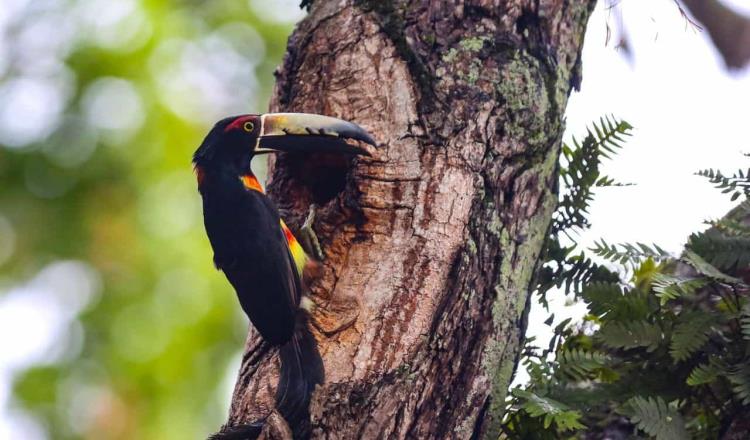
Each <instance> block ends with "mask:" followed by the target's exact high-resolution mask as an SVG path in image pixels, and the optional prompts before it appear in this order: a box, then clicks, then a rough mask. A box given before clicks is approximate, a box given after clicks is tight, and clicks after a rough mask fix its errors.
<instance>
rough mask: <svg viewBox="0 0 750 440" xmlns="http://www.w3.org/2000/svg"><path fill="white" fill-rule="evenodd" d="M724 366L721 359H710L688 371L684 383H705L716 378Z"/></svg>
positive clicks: (721, 372) (697, 384)
mask: <svg viewBox="0 0 750 440" xmlns="http://www.w3.org/2000/svg"><path fill="white" fill-rule="evenodd" d="M724 369H725V367H724V366H723V363H722V362H721V361H714V360H712V361H710V362H708V363H705V364H700V365H698V366H696V367H695V368H693V371H691V372H690V375H689V376H688V378H687V380H686V383H687V384H688V385H690V386H691V387H697V386H700V385H706V384H709V383H711V382H713V381H715V380H716V378H717V377H719V376H720V375H722V374H724Z"/></svg>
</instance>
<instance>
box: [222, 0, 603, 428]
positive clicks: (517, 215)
mask: <svg viewBox="0 0 750 440" xmlns="http://www.w3.org/2000/svg"><path fill="white" fill-rule="evenodd" d="M593 4H594V1H585V0H556V1H553V0H548V1H544V0H540V1H530V0H527V1H522V0H477V1H471V2H459V3H458V4H456V3H455V2H449V1H447V0H446V1H434V2H427V1H411V2H407V1H403V0H389V1H378V2H376V1H368V0H339V1H324V0H316V1H315V2H314V3H313V6H312V8H311V12H310V15H309V16H308V17H307V18H306V19H305V20H303V22H302V23H300V25H299V26H298V27H297V29H296V30H295V32H294V34H293V35H292V37H291V38H290V40H289V48H288V53H287V56H286V58H285V61H284V64H283V66H282V67H281V68H280V70H279V72H278V75H277V84H276V89H275V94H274V98H273V101H272V104H271V110H272V111H303V112H314V113H322V114H328V115H332V116H337V117H341V118H344V119H348V120H353V121H356V122H357V123H359V124H361V125H363V126H364V127H365V128H367V129H368V130H369V131H371V132H372V133H373V134H374V135H375V137H376V139H377V140H378V141H379V142H380V143H381V144H382V145H381V146H380V147H379V148H377V149H374V150H372V153H373V156H372V158H364V159H354V160H337V159H335V158H327V157H318V158H310V157H299V156H290V155H286V156H279V157H278V158H276V160H275V161H273V163H272V164H271V178H270V180H269V182H268V191H269V195H270V196H271V197H272V198H273V199H274V200H275V201H276V202H277V204H278V205H279V207H280V209H281V211H282V214H283V215H284V217H285V218H286V219H287V223H289V224H290V225H296V226H299V225H300V224H301V223H302V220H303V218H304V215H305V213H306V212H307V207H308V205H309V204H310V203H311V202H315V203H317V204H318V205H319V206H320V208H319V213H318V217H317V221H316V223H315V225H314V227H315V229H316V231H317V233H318V236H319V238H320V240H321V243H322V245H323V248H324V252H325V257H326V259H325V261H324V263H323V267H322V271H321V276H320V277H319V278H318V279H316V280H315V281H314V282H313V283H311V285H310V290H311V295H312V298H313V301H314V302H315V303H316V304H317V309H316V310H315V311H314V312H313V324H314V332H315V334H316V338H317V340H318V343H319V348H320V351H321V354H322V357H323V361H324V364H325V369H326V383H325V384H324V385H323V386H322V387H319V388H318V390H317V391H316V392H315V394H314V396H313V403H312V408H311V412H312V418H313V420H312V422H313V427H314V436H315V437H320V438H436V439H437V438H440V439H442V438H470V437H476V436H485V437H487V438H494V437H496V433H497V432H498V429H499V421H500V420H501V418H502V410H503V401H504V396H505V393H506V390H507V387H508V384H509V382H510V380H511V376H512V372H513V371H514V368H515V363H516V359H517V355H518V350H519V349H520V341H521V338H522V335H523V332H524V330H525V328H524V327H525V326H524V316H523V315H524V310H525V309H526V306H527V304H528V301H527V299H528V296H529V289H530V286H531V284H532V280H533V275H534V271H535V268H536V264H537V259H538V256H539V252H540V250H541V247H542V242H543V240H544V237H545V233H546V229H547V227H548V225H549V221H550V216H551V213H552V210H553V208H554V204H555V201H556V197H557V196H556V183H557V174H556V164H557V156H558V154H559V147H560V139H561V135H562V130H563V113H562V112H563V111H564V108H565V105H566V101H567V96H568V94H569V93H570V90H571V88H572V87H573V86H574V85H575V83H576V81H577V78H578V77H579V76H580V75H579V74H578V73H576V69H578V66H579V64H580V63H579V61H580V48H581V44H582V40H583V32H584V30H585V25H586V21H587V18H588V14H589V13H590V11H591V9H592V7H593ZM322 176H328V177H325V178H324V177H322ZM261 347H262V344H259V341H258V339H257V336H256V335H255V334H254V333H253V332H252V331H251V334H250V336H249V338H248V347H247V350H246V351H247V353H246V356H245V359H243V366H242V370H241V372H240V377H239V379H238V382H237V386H236V389H235V395H234V400H233V405H232V410H231V414H230V420H229V423H231V424H236V423H240V422H242V421H249V420H253V419H254V418H257V417H259V416H262V415H263V414H265V413H267V412H268V411H269V405H270V403H271V402H272V401H273V399H272V396H273V388H274V386H275V385H274V384H275V374H276V368H277V366H276V363H275V360H274V358H273V353H272V352H263V351H262V348H261Z"/></svg>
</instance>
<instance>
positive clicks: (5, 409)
mask: <svg viewBox="0 0 750 440" xmlns="http://www.w3.org/2000/svg"><path fill="white" fill-rule="evenodd" d="M297 3H298V2H297V1H294V0H283V1H282V0H274V1H268V0H249V1H247V0H212V1H208V2H206V1H195V0H183V1H178V0H162V1H155V0H1V3H0V439H30V440H35V439H45V438H55V439H78V438H91V439H136V438H137V439H186V438H200V437H205V435H207V434H208V433H210V432H214V431H215V430H216V429H217V428H218V427H219V425H220V424H221V422H222V421H223V419H224V417H225V415H226V411H227V407H228V404H229V396H230V393H231V389H232V386H233V381H234V376H235V372H236V370H237V368H238V366H239V361H240V355H241V348H242V344H243V341H244V336H245V331H246V328H247V322H246V318H244V316H243V315H242V313H241V311H240V309H239V307H237V304H236V299H235V298H234V294H233V292H232V291H231V289H230V287H229V285H228V284H227V283H226V282H225V280H224V279H223V277H222V276H221V274H220V273H218V272H216V271H214V270H213V268H212V265H211V252H210V249H209V245H208V242H207V240H206V239H205V236H204V232H203V227H202V222H201V214H200V199H199V197H198V195H197V193H196V191H195V181H194V177H193V176H192V173H191V168H190V155H191V154H192V152H193V150H194V149H195V148H196V146H197V145H198V144H199V142H200V140H201V139H202V136H203V135H204V134H205V132H206V131H207V130H208V128H209V127H210V126H211V124H212V123H213V122H214V121H215V120H217V119H219V118H220V117H223V116H226V115H229V114H238V113H247V112H261V111H263V110H265V108H266V104H267V100H268V97H269V95H270V91H271V87H272V84H273V70H274V69H275V67H276V66H277V65H278V64H279V62H280V61H281V57H282V56H283V53H284V48H285V44H286V39H287V37H288V35H289V33H290V32H291V30H292V27H293V25H294V23H295V22H296V21H297V20H299V19H300V18H301V17H302V16H303V15H304V14H303V12H301V11H300V10H299V9H298V8H297ZM612 3H613V2H604V1H601V2H600V5H599V7H598V8H597V11H596V13H595V15H594V17H593V18H592V21H591V23H590V28H589V32H588V34H587V40H586V46H585V51H584V82H583V88H582V91H581V92H580V93H577V94H576V95H574V96H573V97H572V99H571V103H570V107H569V110H568V116H567V117H568V127H569V130H568V135H567V136H568V138H570V136H571V135H574V134H578V135H579V136H582V135H583V134H584V133H585V127H586V125H587V124H588V123H590V122H591V121H592V120H594V119H596V118H598V117H599V116H601V115H604V114H608V113H611V114H614V115H616V116H618V117H620V118H624V119H626V120H628V121H629V122H631V123H632V124H633V125H634V126H635V127H636V132H635V136H634V137H633V138H632V140H631V142H630V143H629V144H628V145H627V147H626V149H625V150H624V151H623V152H622V154H621V155H620V156H619V157H618V158H617V159H615V160H614V161H612V162H610V163H608V164H607V166H606V170H605V171H606V172H608V173H609V174H611V175H613V176H614V177H616V178H618V179H619V180H621V181H626V182H632V183H635V184H636V185H635V186H630V187H623V188H612V189H606V190H602V191H601V192H600V193H599V194H598V198H597V201H596V203H595V205H594V206H593V208H592V213H591V214H592V221H593V224H594V227H593V228H592V230H590V231H588V232H586V233H585V234H583V235H582V236H581V237H579V240H580V242H581V244H582V245H583V246H587V245H588V244H590V243H591V241H592V240H593V239H596V238H599V237H604V238H606V239H607V240H608V241H610V242H620V241H631V242H632V241H643V242H656V243H658V244H659V245H660V246H662V247H663V248H665V249H668V250H670V251H672V252H675V253H677V252H679V250H680V248H681V246H682V244H683V243H684V242H685V239H686V238H687V235H688V234H689V233H690V232H692V231H694V230H696V229H699V228H700V227H701V222H702V221H703V220H705V219H708V218H716V217H720V216H721V215H723V214H724V212H726V211H727V210H728V209H729V208H730V206H731V203H730V201H729V200H728V199H727V198H725V197H722V196H721V195H720V194H718V193H717V192H715V191H714V190H712V189H711V188H710V185H708V184H707V183H706V182H704V181H703V180H702V179H700V178H698V177H695V176H693V172H694V171H696V170H698V169H702V168H706V167H716V168H725V169H727V170H734V169H736V168H738V167H745V168H746V167H747V163H745V161H746V158H745V157H743V156H742V154H741V153H742V152H750V146H748V134H747V133H748V126H749V125H750V124H748V122H750V121H748V115H749V114H750V113H749V112H748V103H750V76H749V75H748V74H747V72H746V71H740V72H727V71H726V69H725V68H724V66H723V63H722V61H721V59H720V58H719V56H718V54H717V53H716V51H715V49H714V48H713V46H712V44H711V42H710V41H709V39H708V37H707V36H706V35H705V32H703V31H701V30H700V29H698V28H696V27H695V26H693V25H691V24H690V23H689V22H688V21H686V19H685V18H684V17H682V16H681V15H680V13H679V11H678V10H677V8H676V6H675V4H674V3H673V2H672V1H671V0H657V1H650V2H640V1H636V0H630V1H629V0H623V1H620V2H614V3H617V6H616V7H615V8H613V7H611V6H612ZM725 3H726V4H728V5H731V6H733V7H734V8H736V9H737V10H738V11H741V12H743V13H745V14H748V15H750V7H748V5H747V4H746V3H745V2H743V1H742V0H732V1H729V0H727V1H725ZM622 35H626V36H627V41H628V49H629V50H627V51H625V50H623V48H622V47H621V45H620V44H619V43H618V42H619V41H621V38H620V37H621V36H622ZM257 165H258V166H259V167H261V168H262V163H261V164H257ZM552 307H553V309H554V310H555V312H556V313H557V315H556V316H557V319H556V321H557V322H559V321H560V320H562V319H564V318H565V317H567V316H580V315H581V314H582V310H580V308H578V307H576V306H575V305H573V304H571V303H570V302H569V301H568V300H566V299H565V298H564V297H560V298H557V299H556V301H553V302H552ZM533 313H534V314H535V315H533V317H532V320H531V326H530V329H529V331H530V333H531V334H535V335H538V336H542V337H543V336H544V335H546V334H548V329H549V328H548V327H546V326H544V325H542V324H538V323H539V322H541V321H543V320H544V318H546V312H544V311H543V310H541V309H540V308H538V307H536V308H535V310H534V312H533ZM537 318H539V319H537ZM553 325H554V324H553Z"/></svg>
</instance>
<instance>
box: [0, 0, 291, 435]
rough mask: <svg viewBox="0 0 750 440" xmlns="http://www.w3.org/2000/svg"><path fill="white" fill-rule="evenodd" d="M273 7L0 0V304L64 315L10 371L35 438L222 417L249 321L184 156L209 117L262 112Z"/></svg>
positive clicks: (212, 427)
mask: <svg viewBox="0 0 750 440" xmlns="http://www.w3.org/2000/svg"><path fill="white" fill-rule="evenodd" d="M286 3H293V2H286ZM286 6H287V9H279V7H278V5H277V4H271V2H267V3H264V2H258V1H254V0H251V1H236V0H212V1H210V2H199V1H188V0H185V1H177V0H173V1H154V0H132V1H125V0H123V1H103V0H101V1H95V0H41V1H36V0H35V1H21V0H10V1H9V3H8V4H7V5H6V4H5V3H4V6H3V9H5V11H4V12H3V13H2V14H0V31H2V34H0V39H1V42H2V44H0V98H1V99H0V101H1V102H0V236H2V237H0V271H1V272H0V309H1V308H2V307H3V300H4V299H8V298H9V297H10V296H11V295H17V296H19V297H20V298H21V299H23V298H24V295H26V298H31V297H33V298H42V301H41V302H39V303H38V304H37V303H35V304H36V305H35V307H39V308H38V309H34V310H42V309H44V308H45V307H51V308H52V309H53V312H54V313H58V314H60V313H62V314H63V315H65V313H68V314H69V315H70V316H69V319H67V320H65V319H63V320H62V322H63V325H62V326H58V327H54V326H53V327H54V328H53V330H54V331H55V334H54V338H53V343H52V344H51V345H50V346H48V347H45V348H44V353H41V354H37V355H35V356H32V357H31V358H30V359H32V362H33V365H27V363H28V362H26V363H24V362H20V363H18V365H17V366H16V368H15V369H14V370H13V375H12V377H13V386H12V396H13V397H12V401H11V403H10V404H11V405H12V406H15V407H20V408H22V409H23V410H24V411H27V412H28V413H29V414H31V415H33V416H34V418H35V419H37V420H38V421H39V422H40V423H41V425H42V426H43V427H44V429H45V430H46V431H47V433H48V435H49V436H50V437H52V438H60V439H69V438H96V439H108V438H111V439H134V438H139V439H186V438H200V437H205V435H206V434H208V433H210V432H213V431H216V430H217V429H218V428H219V425H220V424H221V422H222V421H223V419H224V418H225V416H226V408H227V406H228V403H229V392H230V390H231V386H232V385H233V379H234V375H235V370H236V369H237V368H238V366H239V355H240V353H241V349H242V346H243V341H244V337H245V331H246V328H247V321H246V318H245V317H244V316H243V315H242V314H241V311H240V308H239V307H238V306H237V302H236V298H235V296H234V293H233V291H232V290H231V288H230V286H229V284H228V283H227V282H226V281H225V280H224V278H223V277H222V276H221V274H220V273H218V272H216V271H215V270H214V269H213V267H212V262H211V257H212V254H211V250H210V247H209V245H208V242H207V239H206V238H205V234H204V231H203V225H202V216H201V212H200V200H199V197H198V195H197V192H196V190H195V179H194V177H193V176H192V171H191V166H190V158H191V154H192V152H193V151H194V149H195V148H196V147H197V146H198V144H199V143H200V141H201V140H202V136H203V135H204V134H205V133H206V131H207V130H208V129H209V128H210V125H211V124H212V123H213V121H214V120H216V119H218V118H219V117H221V116H225V115H228V114H237V113H248V112H261V111H263V110H265V108H266V103H267V100H268V97H269V95H270V91H271V87H272V84H273V70H274V69H275V67H276V66H277V65H278V64H279V63H280V61H281V58H282V56H283V53H284V50H285V45H286V39H287V36H288V35H289V33H290V32H291V29H292V26H293V21H294V20H295V19H297V18H298V17H299V12H298V10H297V9H296V8H295V9H292V8H289V7H288V5H286ZM285 11H289V12H290V13H291V14H294V15H290V16H288V17H287V18H288V19H287V20H286V21H284V18H285V17H284V16H283V14H284V13H285ZM274 20H275V21H274ZM43 274H46V275H45V276H42V275H43ZM47 275H49V276H47ZM60 286H62V287H60ZM63 287H64V289H63ZM24 289H25V290H24ZM61 289H62V290H61ZM29 292H32V293H29ZM34 292H36V293H34ZM40 313H41V312H40ZM54 313H53V315H54ZM39 316H46V315H45V314H44V313H41V315H39ZM51 316H52V315H51ZM54 316H57V315H54ZM27 324H28V326H27V327H32V328H36V327H37V324H36V323H34V322H27ZM20 328H21V329H23V328H26V327H23V326H21V327H20ZM12 337H13V338H14V339H15V344H16V345H18V346H23V345H24V344H27V343H31V342H27V340H26V339H25V338H26V337H27V335H26V334H25V333H24V331H22V330H19V334H16V335H13V336H12ZM7 339H8V338H7V337H6V338H5V339H3V340H4V341H5V340H7ZM3 350H4V351H5V350H14V348H12V347H4V348H3ZM5 368H6V369H8V368H10V367H8V366H7V365H6V366H5ZM6 373H7V371H6ZM6 410H7V408H6Z"/></svg>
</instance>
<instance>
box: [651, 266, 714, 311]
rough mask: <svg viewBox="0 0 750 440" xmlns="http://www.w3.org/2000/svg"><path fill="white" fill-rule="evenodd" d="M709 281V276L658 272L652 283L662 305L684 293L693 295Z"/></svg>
mask: <svg viewBox="0 0 750 440" xmlns="http://www.w3.org/2000/svg"><path fill="white" fill-rule="evenodd" d="M708 283H709V280H708V279H707V278H688V277H682V276H679V275H667V274H663V273H657V274H655V275H654V277H653V282H652V284H651V286H652V290H653V291H654V294H655V295H656V296H657V297H658V298H659V301H660V302H661V304H662V305H664V304H666V303H667V301H669V300H672V299H675V298H679V297H681V296H684V295H692V294H693V293H695V292H696V291H697V290H698V289H700V288H702V287H704V286H705V285H706V284H708Z"/></svg>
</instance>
